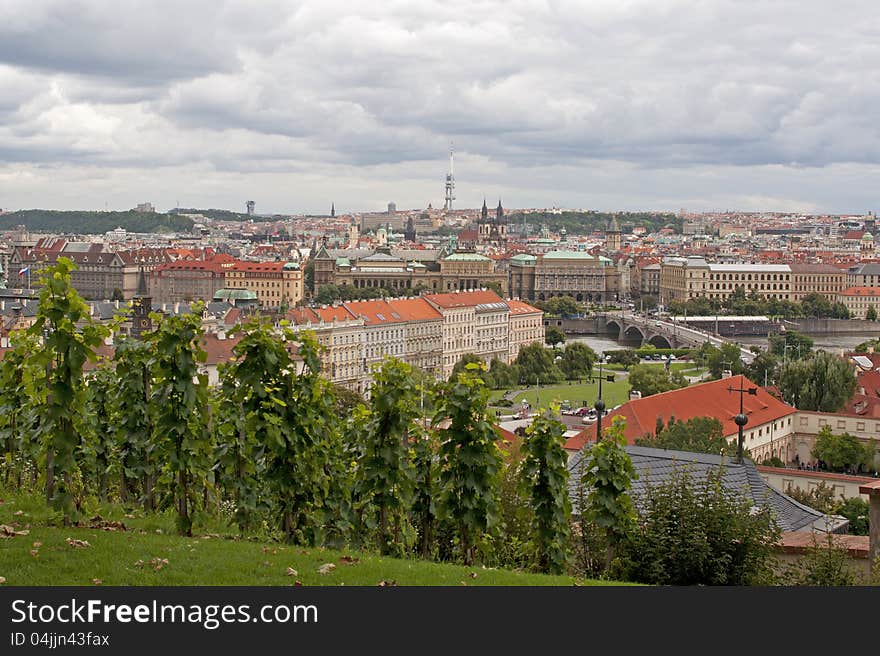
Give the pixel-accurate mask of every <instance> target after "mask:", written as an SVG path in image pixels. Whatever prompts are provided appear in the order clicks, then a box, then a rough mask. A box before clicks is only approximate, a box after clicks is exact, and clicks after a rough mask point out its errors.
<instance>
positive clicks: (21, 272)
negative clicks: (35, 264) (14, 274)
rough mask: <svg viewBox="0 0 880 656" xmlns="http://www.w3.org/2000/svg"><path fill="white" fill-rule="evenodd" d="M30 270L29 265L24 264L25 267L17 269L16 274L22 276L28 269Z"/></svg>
mask: <svg viewBox="0 0 880 656" xmlns="http://www.w3.org/2000/svg"><path fill="white" fill-rule="evenodd" d="M30 270H31V266H30V265H28V266H26V267H24V268H22V269H19V270H18V275H20V276H23V275H24V274H26V273H27V272H28V271H30Z"/></svg>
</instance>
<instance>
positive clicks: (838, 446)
mask: <svg viewBox="0 0 880 656" xmlns="http://www.w3.org/2000/svg"><path fill="white" fill-rule="evenodd" d="M812 454H813V457H814V458H816V460H819V461H821V462H823V463H825V466H826V467H828V468H829V469H831V470H833V471H844V470H859V469H861V468H862V467H865V468H867V467H869V466H870V465H871V464H872V463H873V460H874V445H873V444H870V443H868V444H865V443H863V442H862V440H860V439H859V438H858V437H856V436H855V435H850V434H849V433H843V434H842V435H834V434H833V433H832V432H831V427H830V426H823V427H822V429H821V430H820V431H819V434H818V435H817V436H816V441H815V442H814V443H813V451H812Z"/></svg>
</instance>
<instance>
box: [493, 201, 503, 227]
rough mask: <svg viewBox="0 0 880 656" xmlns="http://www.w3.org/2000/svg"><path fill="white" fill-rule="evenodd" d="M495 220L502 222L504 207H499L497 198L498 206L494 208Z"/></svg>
mask: <svg viewBox="0 0 880 656" xmlns="http://www.w3.org/2000/svg"><path fill="white" fill-rule="evenodd" d="M495 222H496V223H503V222H504V208H503V207H501V199H500V198H499V199H498V207H497V208H495Z"/></svg>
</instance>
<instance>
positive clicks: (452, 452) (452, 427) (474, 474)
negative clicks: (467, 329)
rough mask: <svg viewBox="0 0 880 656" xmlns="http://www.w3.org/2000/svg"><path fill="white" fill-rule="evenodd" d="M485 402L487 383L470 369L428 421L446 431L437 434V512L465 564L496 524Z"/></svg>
mask: <svg viewBox="0 0 880 656" xmlns="http://www.w3.org/2000/svg"><path fill="white" fill-rule="evenodd" d="M487 401H488V390H487V389H486V386H485V383H483V381H482V379H481V378H479V376H478V375H477V370H476V365H473V364H472V365H469V366H468V369H467V371H466V372H465V373H462V374H459V375H458V377H457V378H456V379H455V380H451V381H449V382H448V383H447V384H446V385H445V386H443V388H442V392H441V396H440V398H439V399H438V401H437V412H436V414H435V416H434V420H433V422H432V423H433V425H435V426H438V425H441V426H445V427H444V428H441V429H439V431H438V435H439V439H440V453H439V455H440V490H441V495H440V507H441V513H442V515H443V516H444V517H445V518H446V519H447V520H448V521H450V522H452V523H453V524H454V525H455V527H456V532H457V536H456V537H457V541H458V549H459V552H460V555H461V558H462V560H463V561H464V562H465V563H466V564H468V565H470V564H472V563H473V562H474V560H475V558H476V553H477V548H478V546H479V544H480V543H481V541H482V540H483V538H484V537H485V536H487V534H490V533H491V532H492V531H494V529H495V526H496V524H497V523H498V482H499V481H498V479H499V476H500V473H501V454H500V452H499V449H498V446H497V444H496V443H495V442H496V439H497V437H498V436H497V434H496V433H495V429H494V428H492V424H490V423H489V421H488V419H487V416H486V404H487ZM447 422H448V423H447Z"/></svg>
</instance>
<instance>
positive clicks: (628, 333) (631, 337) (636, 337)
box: [622, 326, 645, 343]
mask: <svg viewBox="0 0 880 656" xmlns="http://www.w3.org/2000/svg"><path fill="white" fill-rule="evenodd" d="M622 337H623V341H628V342H630V341H631V342H635V341H638V342H639V343H642V342H644V341H645V333H644V332H642V329H641V328H639V327H638V326H627V328H626V330H625V331H624V332H623V336H622Z"/></svg>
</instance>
